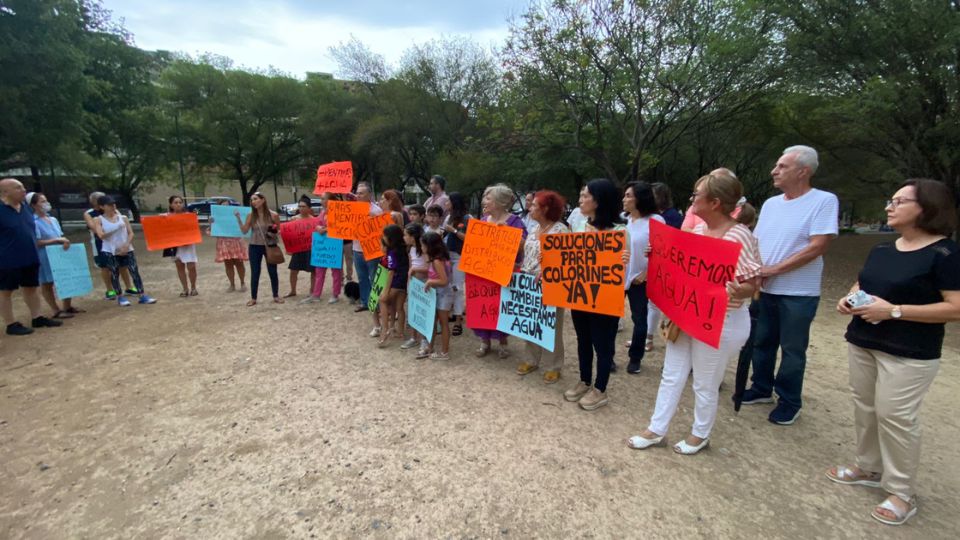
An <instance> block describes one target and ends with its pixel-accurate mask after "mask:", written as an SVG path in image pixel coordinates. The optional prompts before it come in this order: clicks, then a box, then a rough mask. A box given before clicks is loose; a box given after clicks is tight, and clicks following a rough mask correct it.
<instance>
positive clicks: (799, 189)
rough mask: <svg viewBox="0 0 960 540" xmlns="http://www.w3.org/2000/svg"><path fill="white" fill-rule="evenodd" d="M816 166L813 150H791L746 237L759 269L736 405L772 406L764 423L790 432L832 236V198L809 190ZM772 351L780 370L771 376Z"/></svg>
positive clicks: (834, 212) (834, 232) (780, 162)
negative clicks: (749, 373)
mask: <svg viewBox="0 0 960 540" xmlns="http://www.w3.org/2000/svg"><path fill="white" fill-rule="evenodd" d="M818 164H819V162H818V158H817V151H816V150H814V149H813V148H810V147H809V146H791V147H790V148H787V149H786V150H784V151H783V155H782V156H780V159H779V160H777V164H776V166H775V167H774V169H773V171H771V173H770V175H771V176H772V177H773V185H774V186H775V187H776V188H777V189H779V190H780V191H782V192H783V194H782V195H777V196H775V197H771V198H769V199H767V201H766V202H765V203H764V204H763V207H762V208H761V210H760V218H759V220H758V222H757V228H756V230H755V231H754V234H755V235H756V237H757V240H759V242H760V254H761V256H762V258H763V264H764V267H763V269H762V270H761V273H760V275H761V277H763V285H762V287H761V293H760V300H759V314H758V321H757V329H756V337H755V338H754V341H753V378H752V380H753V385H752V386H751V387H750V388H749V389H747V390H746V391H745V392H744V394H743V404H745V405H749V404H755V403H772V402H773V393H774V392H776V393H777V396H779V398H780V399H779V401H778V403H777V406H776V407H775V408H774V409H773V411H772V412H771V413H770V416H769V420H770V421H771V422H773V423H775V424H780V425H790V424H793V423H794V422H795V421H796V419H797V417H798V416H800V408H801V407H802V405H803V402H802V400H801V397H800V395H801V392H802V390H803V374H804V370H805V369H806V364H807V345H808V343H809V341H810V325H811V323H813V317H814V315H816V313H817V304H818V303H819V302H820V280H821V276H822V274H823V254H824V252H826V251H827V247H828V246H829V245H830V241H831V240H833V238H834V237H836V235H837V232H838V225H837V217H838V212H839V206H840V205H839V202H838V201H837V197H836V195H834V194H832V193H828V192H826V191H821V190H819V189H815V188H813V187H812V186H811V185H810V179H811V177H812V176H813V174H814V173H815V172H816V171H817V165H818ZM777 349H780V353H781V359H780V369H779V370H778V371H777V372H776V377H774V368H775V367H776V363H777Z"/></svg>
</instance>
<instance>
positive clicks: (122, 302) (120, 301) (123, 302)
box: [117, 296, 130, 307]
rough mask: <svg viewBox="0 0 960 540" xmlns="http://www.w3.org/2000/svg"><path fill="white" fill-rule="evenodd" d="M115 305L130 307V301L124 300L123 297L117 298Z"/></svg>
mask: <svg viewBox="0 0 960 540" xmlns="http://www.w3.org/2000/svg"><path fill="white" fill-rule="evenodd" d="M117 305H119V306H120V307H130V301H129V300H127V299H126V298H124V297H123V296H118V297H117Z"/></svg>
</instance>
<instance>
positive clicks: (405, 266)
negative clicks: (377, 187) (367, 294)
mask: <svg viewBox="0 0 960 540" xmlns="http://www.w3.org/2000/svg"><path fill="white" fill-rule="evenodd" d="M380 243H381V244H382V245H383V251H384V253H386V255H384V257H383V259H381V261H380V264H382V265H383V266H384V267H385V268H386V269H387V286H386V287H385V288H384V289H383V294H381V295H380V327H381V328H382V329H383V331H382V332H381V333H380V341H379V342H378V343H377V346H378V347H385V346H386V345H387V340H389V339H390V336H391V335H392V334H393V329H394V328H397V334H398V335H399V337H401V338H402V337H403V327H404V324H405V321H404V318H403V310H402V309H399V307H400V306H401V305H403V303H404V301H405V300H406V297H407V272H408V271H409V268H410V258H409V255H408V254H407V249H406V245H404V243H403V229H401V228H400V227H398V226H396V225H387V226H386V227H384V228H383V239H382V240H380ZM395 318H396V319H397V321H396V322H397V324H396V327H394V326H393V322H394V319H395Z"/></svg>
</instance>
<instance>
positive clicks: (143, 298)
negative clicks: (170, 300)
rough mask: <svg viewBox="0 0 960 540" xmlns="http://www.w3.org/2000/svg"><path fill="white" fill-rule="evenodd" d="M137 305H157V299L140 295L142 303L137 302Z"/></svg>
mask: <svg viewBox="0 0 960 540" xmlns="http://www.w3.org/2000/svg"><path fill="white" fill-rule="evenodd" d="M137 303H138V304H156V303H157V299H156V298H154V297H152V296H150V295H149V294H141V295H140V301H139V302H137Z"/></svg>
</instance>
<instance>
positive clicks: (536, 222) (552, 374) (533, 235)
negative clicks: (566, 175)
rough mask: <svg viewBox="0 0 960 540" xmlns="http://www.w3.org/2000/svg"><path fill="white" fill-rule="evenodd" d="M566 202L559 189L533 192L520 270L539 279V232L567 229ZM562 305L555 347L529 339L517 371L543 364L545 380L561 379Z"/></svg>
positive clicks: (529, 369) (524, 370)
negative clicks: (525, 356)
mask: <svg viewBox="0 0 960 540" xmlns="http://www.w3.org/2000/svg"><path fill="white" fill-rule="evenodd" d="M566 204H567V202H566V201H565V200H564V199H563V197H562V196H560V194H559V193H557V192H556V191H550V190H542V191H538V192H536V193H535V194H534V195H533V200H531V201H530V204H529V205H528V206H527V209H528V210H529V214H528V216H529V218H530V226H529V227H528V228H527V239H526V241H524V243H523V266H521V268H520V271H521V272H524V273H526V274H530V275H533V276H537V278H536V279H538V280H539V279H540V236H541V235H544V234H559V233H568V232H570V228H569V227H567V226H566V225H564V224H563V222H562V221H560V218H562V217H563V209H564V206H565V205H566ZM564 311H565V310H564V309H563V308H557V322H556V328H557V331H556V333H555V334H554V345H553V350H552V351H549V350H547V349H545V348H543V347H541V346H540V345H537V344H536V343H532V342H530V341H528V342H527V343H526V345H525V347H526V351H527V357H528V358H529V360H525V361H523V362H521V363H520V365H519V366H517V375H526V374H528V373H531V372H533V371H536V370H537V368H539V367H541V366H542V367H543V368H544V369H545V370H546V371H545V372H544V373H543V382H544V383H546V384H553V383H555V382H557V381H558V380H560V370H561V369H563V352H564V351H563V314H564Z"/></svg>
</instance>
